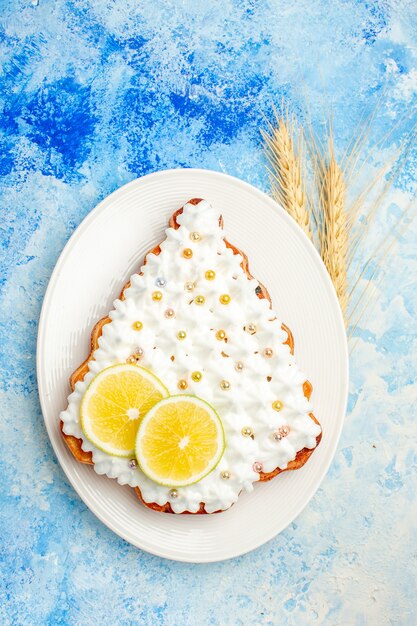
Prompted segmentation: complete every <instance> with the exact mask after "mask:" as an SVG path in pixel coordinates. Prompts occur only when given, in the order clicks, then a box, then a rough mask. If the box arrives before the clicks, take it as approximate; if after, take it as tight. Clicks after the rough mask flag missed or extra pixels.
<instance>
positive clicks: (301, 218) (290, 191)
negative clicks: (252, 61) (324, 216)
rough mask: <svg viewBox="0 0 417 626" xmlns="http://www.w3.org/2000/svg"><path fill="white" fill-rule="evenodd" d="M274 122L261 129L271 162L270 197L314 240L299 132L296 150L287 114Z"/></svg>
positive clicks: (291, 126) (291, 123)
mask: <svg viewBox="0 0 417 626" xmlns="http://www.w3.org/2000/svg"><path fill="white" fill-rule="evenodd" d="M276 120H277V125H276V126H275V127H272V126H271V125H270V126H269V133H268V132H265V131H261V132H262V137H263V139H264V142H265V153H266V157H267V159H268V161H269V163H270V168H268V169H269V174H270V179H271V192H272V196H273V198H274V199H275V200H276V201H277V202H278V203H279V204H281V206H283V207H284V209H285V210H286V211H287V213H289V214H290V215H291V217H293V218H294V219H295V221H296V222H297V224H298V225H299V226H301V228H302V229H303V231H304V232H305V234H306V235H307V237H308V238H309V239H311V240H312V239H313V236H312V230H311V223H310V212H309V210H308V206H307V205H308V202H307V198H306V192H305V185H304V177H303V170H304V149H303V138H302V135H301V133H300V135H299V139H298V146H297V147H298V149H297V150H295V147H294V139H293V137H294V123H293V121H289V119H288V116H285V117H281V118H278V116H276Z"/></svg>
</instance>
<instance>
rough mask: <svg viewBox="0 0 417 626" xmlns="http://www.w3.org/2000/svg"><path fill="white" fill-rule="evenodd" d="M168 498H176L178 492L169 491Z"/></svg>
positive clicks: (174, 490)
mask: <svg viewBox="0 0 417 626" xmlns="http://www.w3.org/2000/svg"><path fill="white" fill-rule="evenodd" d="M169 497H170V498H178V491H177V490H176V489H171V491H170V492H169Z"/></svg>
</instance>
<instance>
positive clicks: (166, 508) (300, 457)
mask: <svg viewBox="0 0 417 626" xmlns="http://www.w3.org/2000/svg"><path fill="white" fill-rule="evenodd" d="M199 202H201V198H193V199H192V200H190V201H189V204H194V205H196V204H198V203H199ZM181 213H182V208H181V209H178V210H177V211H175V212H174V213H173V215H172V216H171V218H170V220H169V226H170V227H171V228H174V229H177V228H179V224H178V222H177V217H178V215H180V214H181ZM220 226H222V227H223V220H222V218H220ZM224 241H225V244H226V246H227V247H228V248H230V249H231V250H232V251H233V254H236V255H240V256H241V257H242V262H241V267H242V269H243V270H244V272H245V273H246V275H247V277H248V278H249V279H252V278H253V276H252V275H251V273H250V271H249V263H248V257H247V256H246V254H245V253H244V252H242V251H241V250H239V248H236V246H234V245H233V244H231V243H230V242H229V241H227V240H226V239H225V240H224ZM160 252H161V248H160V245H157V246H156V247H155V248H153V249H152V250H150V251H149V252H148V254H156V255H158V254H160ZM147 256H148V255H146V256H145V259H144V264H146V259H147ZM257 282H258V285H259V288H260V289H259V290H257V296H258V298H261V299H267V300H268V301H269V303H270V304H271V297H270V295H269V293H268V291H267V289H266V287H264V285H262V284H261V283H260V282H259V281H257ZM129 287H130V282H127V283H126V284H125V286H124V287H123V289H122V292H121V294H120V299H121V300H124V298H125V295H124V294H125V291H126V289H128V288H129ZM109 322H111V319H110V318H109V317H108V316H106V317H103V318H102V319H101V320H99V321H98V322H97V323H96V325H95V326H94V328H93V330H92V333H91V344H90V353H89V355H88V357H87V358H86V360H85V361H84V362H83V363H82V364H81V365H80V366H79V367H77V369H76V370H75V371H74V372H73V373H72V374H71V376H70V385H71V389H72V390H74V388H75V385H76V383H77V382H78V381H81V380H83V379H84V376H85V375H86V374H87V372H88V364H89V362H90V361H91V360H92V359H94V351H95V350H96V349H97V348H98V340H99V338H100V336H101V334H102V331H103V327H104V326H105V324H108V323H109ZM282 329H283V330H284V331H285V332H286V333H287V339H286V341H285V342H284V343H286V344H287V345H288V346H289V348H290V351H291V354H294V339H293V336H292V333H291V331H290V329H289V328H288V327H287V326H285V324H282ZM312 390H313V388H312V385H311V383H310V382H309V381H305V383H304V385H303V391H304V395H305V397H306V398H307V399H308V400H309V399H310V396H311V393H312ZM310 417H311V419H312V420H313V421H314V422H315V423H316V424H319V422H318V420H317V419H316V417H315V416H314V415H313V413H310ZM62 428H63V423H62V421H61V432H62V435H63V437H64V439H65V441H66V444H67V446H68V448H69V449H70V450H71V452H72V454H73V455H74V457H75V458H76V459H77V461H79V462H80V463H86V464H88V465H93V460H92V453H91V452H85V451H84V450H83V449H82V447H81V444H82V440H81V439H78V438H77V437H73V436H72V435H66V434H65V433H64V432H63V430H62ZM321 436H322V435H321V433H320V434H319V435H318V437H317V438H316V447H317V446H318V444H319V443H320V441H321ZM315 449H316V448H312V449H309V448H303V449H302V450H299V451H298V452H297V455H296V457H295V459H294V460H293V461H290V462H289V463H288V465H287V467H286V468H285V470H282V469H280V468H276V469H275V470H273V471H272V472H268V473H264V472H261V473H260V481H261V482H266V481H268V480H271V479H272V478H274V477H275V476H277V475H278V474H280V473H281V472H285V471H287V470H295V469H299V468H300V467H302V466H303V465H304V464H305V463H306V462H307V461H308V459H309V458H310V456H311V455H312V453H313V452H314V450H315ZM135 491H136V494H137V496H138V498H139V499H140V500H141V501H142V503H143V504H144V505H145V506H146V507H148V508H149V509H152V510H154V511H159V512H162V513H174V512H173V510H172V508H171V505H170V504H169V502H167V503H166V504H164V505H159V504H156V503H155V502H151V503H149V502H145V501H144V500H143V498H142V494H141V492H140V489H139V487H136V488H135ZM219 512H220V511H216V513H219ZM205 513H207V511H206V510H205V508H204V502H201V503H200V508H199V510H198V511H196V512H195V513H190V512H189V511H184V513H182V515H183V514H190V515H198V514H205Z"/></svg>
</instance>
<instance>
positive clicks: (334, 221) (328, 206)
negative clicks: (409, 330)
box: [319, 142, 348, 319]
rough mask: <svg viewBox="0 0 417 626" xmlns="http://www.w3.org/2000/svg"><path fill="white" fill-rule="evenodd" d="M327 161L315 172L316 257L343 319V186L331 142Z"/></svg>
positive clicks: (345, 245)
mask: <svg viewBox="0 0 417 626" xmlns="http://www.w3.org/2000/svg"><path fill="white" fill-rule="evenodd" d="M329 154H330V159H329V162H328V165H327V166H324V167H323V168H322V169H321V171H320V172H319V181H320V182H319V184H320V204H321V209H322V215H321V217H322V220H321V227H320V229H319V237H320V253H321V257H322V259H323V261H324V264H325V266H326V268H327V271H328V272H329V275H330V278H331V279H332V281H333V285H334V288H335V290H336V294H337V297H338V299H339V303H340V308H341V309H342V313H343V316H344V318H345V319H346V310H347V305H348V294H347V266H346V257H347V251H348V223H347V215H346V210H345V192H346V185H345V180H344V177H343V173H342V170H341V168H340V166H339V165H338V163H337V161H336V159H335V156H334V149H333V144H332V142H331V143H330V146H329Z"/></svg>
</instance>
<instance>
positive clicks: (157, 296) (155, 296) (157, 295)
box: [152, 291, 162, 302]
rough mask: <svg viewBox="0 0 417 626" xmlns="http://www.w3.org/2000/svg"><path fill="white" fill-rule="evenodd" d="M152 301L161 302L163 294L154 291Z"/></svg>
mask: <svg viewBox="0 0 417 626" xmlns="http://www.w3.org/2000/svg"><path fill="white" fill-rule="evenodd" d="M152 300H153V301H154V302H159V301H160V300H162V293H161V292H160V291H154V292H153V294H152Z"/></svg>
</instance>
